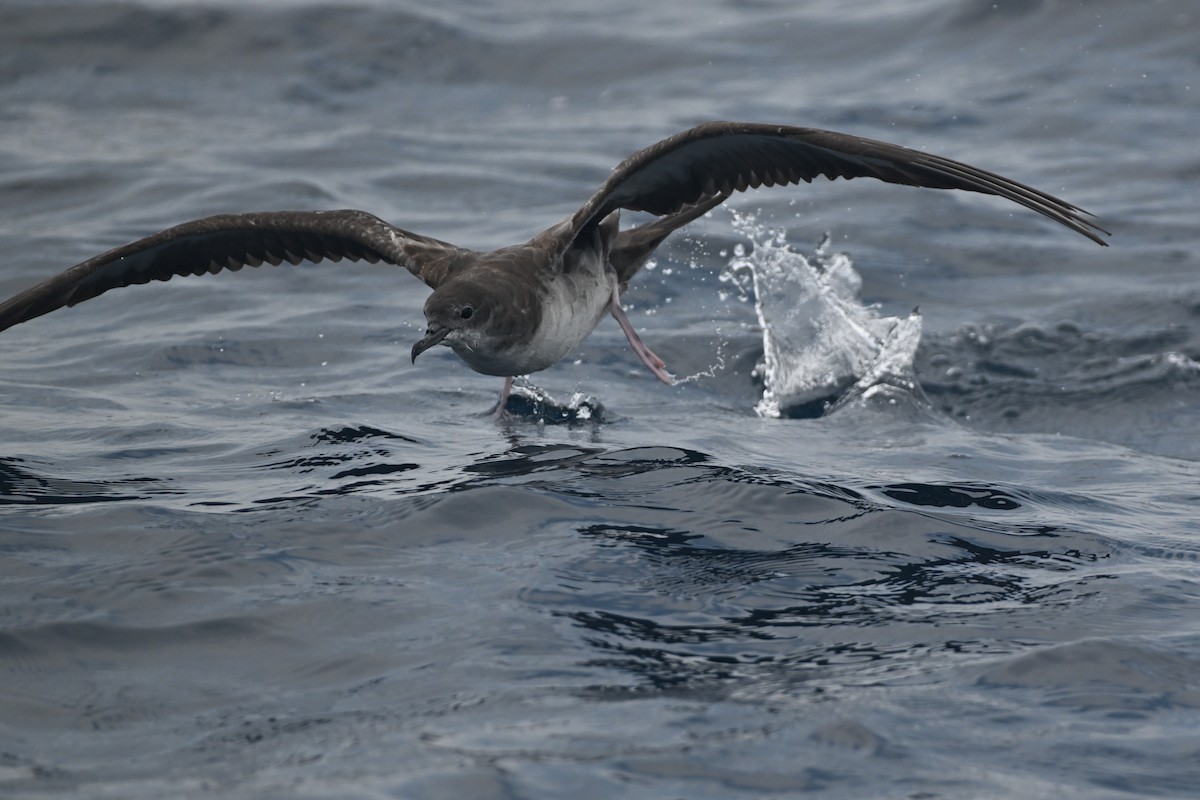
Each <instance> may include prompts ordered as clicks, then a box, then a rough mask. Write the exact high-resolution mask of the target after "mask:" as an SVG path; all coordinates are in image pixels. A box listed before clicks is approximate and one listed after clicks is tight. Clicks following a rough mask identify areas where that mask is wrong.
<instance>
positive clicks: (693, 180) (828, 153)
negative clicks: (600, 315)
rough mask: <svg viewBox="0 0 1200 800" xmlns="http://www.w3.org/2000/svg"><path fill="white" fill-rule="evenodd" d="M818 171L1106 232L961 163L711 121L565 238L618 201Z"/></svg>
mask: <svg viewBox="0 0 1200 800" xmlns="http://www.w3.org/2000/svg"><path fill="white" fill-rule="evenodd" d="M822 175H823V176H825V177H826V178H829V179H830V180H833V179H834V178H846V179H850V178H878V179H879V180H881V181H887V182H888V183H899V184H905V185H908V186H925V187H929V188H932V189H966V190H967V191H971V192H983V193H984V194H991V195H996V196H998V197H1006V198H1008V199H1009V200H1012V201H1013V202H1015V203H1020V204H1021V205H1023V206H1025V207H1026V208H1030V209H1033V210H1034V211H1036V212H1038V213H1039V214H1044V215H1045V216H1047V217H1049V218H1050V219H1052V220H1054V221H1055V222H1058V223H1061V224H1063V225H1065V226H1067V227H1068V228H1070V229H1071V230H1073V231H1076V232H1077V233H1080V234H1082V235H1084V236H1086V237H1088V238H1089V239H1091V240H1092V241H1094V242H1096V243H1098V244H1101V245H1103V244H1105V242H1104V240H1103V239H1101V238H1100V236H1099V234H1101V233H1104V234H1107V233H1108V231H1105V230H1104V229H1103V228H1101V227H1100V226H1099V225H1097V224H1096V223H1094V222H1092V221H1091V220H1089V219H1087V218H1086V216H1084V215H1086V214H1087V212H1085V211H1083V210H1082V209H1080V208H1079V207H1078V206H1073V205H1071V204H1070V203H1067V202H1066V201H1064V200H1060V199H1058V198H1057V197H1054V196H1053V195H1049V194H1046V193H1045V192H1041V191H1038V190H1037V189H1033V188H1030V187H1028V186H1025V185H1024V184H1021V183H1017V182H1016V181H1014V180H1010V179H1008V178H1005V177H1003V176H1000V175H996V174H995V173H992V172H987V171H985V170H982V169H978V168H976V167H972V166H970V165H968V164H963V163H961V162H959V161H951V160H950V159H948V158H942V157H941V156H935V155H932V154H930V153H922V152H920V151H918V150H910V149H908V148H907V147H900V146H899V145H894V144H888V143H887V142H879V141H874V140H872V139H863V138H861V137H858V136H850V135H848V134H845V133H835V132H833V131H823V130H817V129H816V128H793V127H788V126H782V125H761V124H755V123H747V122H709V123H705V124H703V125H699V126H697V127H695V128H692V129H690V130H687V131H684V132H683V133H680V134H676V135H675V136H672V137H671V138H669V139H664V140H663V141H661V142H659V143H657V144H654V145H651V146H650V147H647V148H646V149H644V150H640V151H638V152H637V153H634V154H633V155H632V156H630V157H629V158H627V159H626V160H625V161H624V162H622V163H621V164H620V165H619V166H618V167H617V168H616V169H615V170H614V171H613V173H612V175H610V176H609V178H608V180H607V181H605V182H604V185H603V186H601V187H600V189H599V190H598V191H597V192H596V193H595V194H594V195H592V197H591V198H590V199H589V200H588V201H587V203H585V204H584V206H583V208H581V209H580V210H579V211H578V212H576V214H575V216H574V217H572V218H571V230H572V232H573V235H572V236H571V238H570V239H568V240H567V242H568V244H569V243H570V242H572V241H574V239H575V238H576V237H578V235H579V234H580V233H581V232H582V231H584V230H586V229H589V228H590V227H591V226H593V225H596V224H598V223H599V221H600V220H602V219H604V218H605V217H606V216H607V215H608V214H610V213H612V212H613V211H615V210H617V209H618V208H627V209H631V210H634V211H648V212H650V213H651V214H660V215H661V214H674V213H676V212H678V211H679V210H680V209H682V208H684V207H685V206H689V205H692V204H695V203H698V202H701V201H704V200H706V199H708V198H712V197H715V196H716V195H722V194H729V193H731V192H735V191H744V190H746V189H748V188H753V187H758V186H775V185H778V184H789V183H799V182H800V181H804V182H806V183H808V182H811V181H812V180H813V179H814V178H817V177H819V176H822ZM1089 216H1090V215H1089Z"/></svg>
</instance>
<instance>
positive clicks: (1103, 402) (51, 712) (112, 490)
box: [0, 0, 1200, 800]
mask: <svg viewBox="0 0 1200 800" xmlns="http://www.w3.org/2000/svg"><path fill="white" fill-rule="evenodd" d="M1194 6H1195V4H1194V3H1192V2H1183V1H1182V0H1178V1H1176V2H1166V1H1165V2H1154V3H1142V4H1131V3H1125V2H1115V1H1113V2H1079V3H1075V2H1003V3H990V2H987V3H984V2H949V1H948V0H924V1H923V2H899V1H898V0H875V1H874V2H867V3H859V4H857V5H854V6H847V5H846V4H845V3H842V2H836V3H834V2H818V3H807V4H796V3H791V2H778V3H775V2H758V3H731V2H716V1H715V0H714V1H713V2H699V3H695V2H688V3H684V2H662V3H654V4H644V3H641V2H632V1H627V0H618V2H614V3H606V4H586V5H585V4H575V5H571V4H568V5H565V6H562V7H556V10H553V11H551V10H550V8H549V7H548V6H546V5H545V4H541V3H531V2H524V1H521V2H516V3H506V4H504V5H503V6H502V7H501V6H495V7H491V6H484V5H479V4H474V3H466V2H448V3H442V4H440V5H439V6H438V8H437V9H433V8H428V7H426V4H418V3H382V2H377V3H360V4H333V3H328V4H311V3H291V2H280V1H279V0H275V1H273V2H268V1H267V0H259V1H258V2H250V3H238V4H225V5H221V4H195V3H188V4H184V3H175V2H166V1H165V0H157V1H156V2H145V1H143V2H121V3H108V2H89V3H83V2H61V1H56V2H50V3H45V2H15V1H14V0H7V2H0V244H2V245H3V252H4V253H5V259H4V263H3V266H2V268H0V294H3V295H4V296H8V295H10V294H13V293H15V292H18V291H20V290H22V289H24V288H25V287H27V286H29V285H31V284H33V283H35V282H37V281H39V280H42V279H44V278H45V277H48V276H50V275H52V274H54V273H55V272H57V271H59V270H61V269H64V268H66V267H69V266H71V265H72V264H74V263H76V262H78V261H80V260H82V259H85V258H87V257H89V256H91V255H94V254H95V253H98V252H100V251H102V250H104V249H106V248H108V247H112V246H115V245H118V244H121V243H124V242H126V241H129V240H131V239H134V238H137V237H140V236H143V235H146V234H148V233H151V232H154V231H156V230H159V229H162V228H164V227H167V226H169V225H172V224H175V223H178V222H181V221H184V220H187V219H192V218H195V217H199V216H203V215H205V214H209V213H217V212H227V211H242V210H257V209H272V208H362V209H365V210H369V211H371V212H373V213H376V214H378V215H380V216H382V217H384V218H386V219H389V220H392V221H394V222H395V223H396V224H398V225H401V226H402V227H404V228H406V229H410V230H415V231H419V232H421V233H424V234H428V235H432V236H436V237H438V238H442V239H447V240H450V241H453V242H456V243H459V244H462V245H465V246H470V247H480V248H483V247H496V246H500V245H503V244H509V243H513V242H516V241H521V240H524V239H526V238H528V237H529V236H531V235H533V234H535V233H536V232H538V231H539V230H541V229H542V228H544V227H546V226H548V225H550V224H552V223H553V222H555V221H557V220H558V219H560V218H562V217H563V216H565V215H567V214H569V213H571V212H572V211H573V210H574V209H575V208H576V207H577V206H578V204H579V203H580V202H582V201H583V199H584V198H586V197H587V196H588V195H589V194H590V193H591V192H592V191H593V190H594V188H595V187H596V186H597V185H598V184H599V183H600V181H602V180H603V178H604V177H605V175H606V174H607V172H608V170H610V169H611V168H612V167H613V166H614V165H615V164H616V163H617V162H618V161H619V160H620V159H622V158H624V157H625V156H626V155H628V154H629V153H630V152H632V151H633V150H634V149H636V148H638V147H642V146H645V145H648V144H650V143H651V142H653V141H656V140H657V139H660V138H662V137H665V136H667V135H670V134H671V133H674V132H676V131H678V130H682V129H683V128H685V127H687V126H689V125H692V124H695V123H697V122H700V121H703V120H707V119H746V120H759V121H774V122H780V123H789V124H801V125H812V126H817V127H827V128H833V129H836V130H844V131H848V132H853V133H857V134H860V135H865V136H872V137H877V138H883V139H887V140H890V141H895V142H898V143H901V144H905V145H908V146H913V147H918V148H923V149H928V150H930V151H933V152H937V153H940V154H944V155H947V156H950V157H952V158H958V159H962V160H965V161H968V162H970V163H974V164H977V165H979V166H981V167H984V168H987V169H992V170H996V171H998V172H1001V173H1002V174H1005V175H1009V176H1011V177H1013V178H1015V179H1017V180H1021V181H1025V182H1028V183H1031V184H1033V185H1036V186H1038V187H1039V188H1043V189H1045V190H1048V191H1051V192H1054V193H1056V194H1061V195H1062V196H1064V197H1065V198H1067V199H1069V200H1070V201H1072V202H1075V203H1078V204H1079V205H1081V206H1082V207H1084V208H1087V209H1089V210H1091V211H1093V212H1095V213H1096V214H1098V215H1099V217H1100V219H1101V221H1102V224H1104V225H1105V226H1106V227H1108V228H1110V229H1111V230H1112V232H1113V234H1114V235H1113V238H1112V240H1111V241H1112V245H1113V246H1112V247H1110V248H1108V249H1101V248H1099V247H1096V246H1095V245H1094V244H1092V243H1090V242H1087V241H1086V240H1084V239H1082V238H1081V237H1078V236H1075V235H1073V234H1071V233H1070V232H1068V231H1065V230H1063V229H1061V228H1060V227H1059V226H1057V225H1055V224H1054V223H1053V222H1050V221H1048V220H1044V219H1042V218H1040V217H1037V216H1036V215H1034V214H1032V213H1029V212H1026V211H1025V210H1024V209H1021V208H1018V207H1016V206H1011V204H1006V203H1004V202H1002V201H998V200H993V199H989V198H983V197H978V196H974V195H953V194H948V193H943V192H935V191H918V190H914V189H906V188H901V187H895V186H889V185H885V184H880V183H878V182H872V181H866V180H863V181H854V182H850V183H844V182H840V183H837V184H831V183H828V182H825V183H815V184H813V185H812V186H801V187H798V188H789V189H773V190H767V191H760V192H754V193H751V194H749V195H747V196H745V197H741V198H739V199H738V200H737V201H736V204H735V207H736V208H738V209H741V210H742V211H743V212H748V213H753V214H754V215H756V217H757V219H758V220H759V221H760V222H763V223H765V224H770V225H774V226H777V227H779V228H781V229H784V230H786V232H787V237H788V240H789V241H790V242H791V243H792V244H793V245H794V246H795V247H796V248H797V249H798V250H799V251H809V250H811V249H813V248H815V247H816V246H817V245H818V243H819V242H820V241H821V239H822V237H823V236H824V235H826V234H828V235H829V236H830V245H829V246H830V247H831V248H832V249H833V250H836V251H839V252H845V253H847V254H848V255H849V257H850V258H851V259H852V260H853V264H854V268H855V269H856V270H857V271H858V272H859V273H860V274H861V275H862V277H863V292H862V293H863V300H864V301H865V302H867V303H873V304H878V307H879V310H880V312H881V313H886V314H890V315H898V316H903V315H906V314H908V313H909V312H910V311H911V310H912V309H913V307H915V306H919V307H920V314H921V317H922V322H923V336H922V339H921V345H920V347H919V349H918V351H917V354H916V362H915V367H916V369H915V376H916V379H917V381H918V382H919V388H918V389H915V390H913V391H905V390H904V389H903V388H902V387H892V389H890V390H888V391H882V392H879V393H876V394H874V395H873V396H871V397H869V398H859V399H858V400H855V401H854V402H849V403H846V404H844V405H842V406H839V407H838V408H837V410H836V411H834V412H833V413H829V414H824V415H821V414H819V412H820V408H819V407H818V408H817V409H816V410H815V411H814V410H813V409H811V408H810V409H807V410H806V411H805V412H804V413H795V414H792V415H790V416H785V418H782V419H763V418H760V417H758V416H757V415H756V414H755V413H754V408H755V405H756V403H757V402H758V400H759V399H760V397H761V393H762V386H761V382H760V380H759V378H758V377H757V375H756V372H755V367H756V364H757V363H758V361H759V360H760V358H761V357H762V353H763V349H762V335H761V332H760V331H759V329H758V328H757V318H756V316H755V312H754V308H753V303H752V302H748V301H746V300H743V299H739V297H738V296H737V295H736V293H730V292H729V291H728V285H727V284H725V283H723V282H722V281H721V280H720V276H721V273H722V272H723V271H725V270H726V269H727V268H728V267H729V263H730V259H731V257H732V254H733V253H734V251H735V249H736V247H737V245H738V244H743V245H744V244H745V239H744V237H743V236H742V235H741V234H740V233H739V232H738V230H737V229H736V228H735V226H734V224H733V220H732V217H731V215H730V214H729V213H728V212H726V211H723V210H719V211H717V212H715V213H714V214H712V215H711V216H710V217H708V218H705V219H703V220H700V221H698V222H697V223H695V224H694V225H692V226H691V227H690V228H689V229H688V231H687V233H686V234H683V235H677V236H676V237H675V238H673V239H672V240H671V241H670V242H669V243H668V245H667V246H665V247H664V248H663V250H662V251H661V253H660V257H659V259H658V264H657V266H656V268H655V269H654V270H652V271H648V272H646V273H644V274H643V275H642V276H639V278H638V280H637V281H635V284H634V285H633V286H632V287H631V289H630V292H629V300H630V302H631V304H632V306H633V311H632V317H633V319H634V320H635V323H636V324H637V325H638V327H639V328H640V329H641V330H642V333H643V336H644V338H645V339H646V341H647V343H649V344H650V345H651V347H653V348H654V349H655V351H656V352H658V353H659V354H660V355H661V356H663V357H664V358H665V359H666V360H667V362H668V365H669V366H670V367H671V368H672V369H673V370H674V371H675V372H676V373H677V374H679V375H681V376H701V377H696V379H694V380H691V381H688V382H686V383H683V384H681V385H678V386H675V387H666V386H663V385H661V384H659V383H658V382H657V381H655V380H654V379H653V378H652V377H651V376H650V375H648V374H647V373H646V371H645V370H644V369H643V368H642V367H641V365H640V364H639V363H638V362H637V360H636V358H635V357H633V355H632V354H631V353H630V352H628V349H627V347H626V344H625V340H624V337H623V336H622V335H621V334H620V332H619V330H618V329H617V327H616V326H615V325H613V324H611V323H608V322H605V323H603V324H602V325H601V327H600V329H599V330H598V331H597V332H596V334H595V335H593V336H592V337H591V338H590V339H589V340H588V341H587V342H586V343H585V345H584V347H583V349H582V350H581V351H580V352H579V353H578V355H577V357H575V358H568V359H567V360H565V361H564V362H563V363H562V364H560V365H557V366H556V367H554V368H552V369H550V370H548V371H546V372H543V373H540V374H538V375H536V376H533V381H534V382H535V383H536V385H537V386H538V387H540V388H542V389H543V390H545V391H546V392H548V393H549V394H550V395H552V396H554V397H557V398H559V399H561V400H563V401H564V402H566V401H567V400H568V399H569V398H571V397H572V396H573V395H575V394H577V393H578V394H579V395H581V396H583V397H585V398H586V399H587V400H586V402H587V406H586V407H587V408H588V409H589V410H590V411H591V412H592V413H591V415H590V418H588V419H580V418H578V417H575V418H574V421H573V422H571V423H570V424H553V423H555V422H556V421H557V419H558V418H557V417H555V416H554V415H553V414H549V415H546V414H542V415H539V414H538V413H537V410H536V409H535V410H533V412H531V413H529V414H525V415H515V416H510V417H509V418H507V419H503V420H500V421H497V420H495V419H493V418H492V417H491V416H490V415H489V412H490V410H491V406H492V405H493V404H494V402H495V397H496V393H497V392H498V391H499V388H500V380H499V379H493V378H487V377H484V376H480V375H476V374H475V373H472V372H471V371H470V370H468V369H467V368H466V367H465V366H463V365H462V364H461V363H460V362H458V361H457V360H456V359H455V358H454V357H453V356H452V355H451V354H450V353H448V352H430V353H428V354H426V355H425V356H422V358H421V359H420V360H419V361H418V362H417V364H416V365H411V364H409V363H408V350H409V347H411V344H412V342H413V341H414V340H415V339H416V338H418V337H419V335H420V331H421V329H422V327H423V318H422V315H421V306H422V303H423V302H424V298H425V296H426V292H427V290H426V289H425V288H424V287H423V286H422V285H420V284H419V283H418V282H417V281H415V280H413V279H412V278H411V276H409V275H408V274H407V273H406V272H404V271H403V270H396V269H394V268H386V267H382V266H367V265H356V264H338V265H330V264H322V265H303V266H300V267H295V268H277V269H261V270H243V271H241V272H239V273H237V274H229V275H222V276H219V277H215V278H212V277H208V278H202V279H201V278H196V279H187V280H174V281H171V282H169V283H166V284H155V285H152V286H141V287H131V288H128V289H122V290H120V291H117V292H112V293H110V294H107V295H105V296H104V297H102V298H98V299H96V300H92V301H89V302H88V303H85V304H83V305H81V306H79V307H77V308H74V309H67V310H62V311H57V312H55V313H53V314H51V315H48V316H46V317H44V318H40V319H38V320H35V321H32V322H29V323H26V324H22V325H19V326H17V327H16V328H13V329H11V330H9V331H6V332H5V333H4V334H3V335H2V336H0V370H2V372H3V382H2V385H0V415H2V416H0V426H2V429H0V436H2V439H0V441H2V442H3V448H2V449H0V505H2V507H0V565H2V566H0V570H2V572H0V575H2V578H0V795H3V796H5V797H21V798H26V797H28V798H35V797H55V798H60V797H70V798H76V797H77V798H97V797H113V798H117V797H119V798H161V797H209V796H211V797H229V798H235V797H237V798H242V797H244V798H275V797H278V798H299V797H314V798H315V797H328V798H334V797H336V798H358V797H361V798H382V797H400V798H422V797H429V798H443V797H471V798H493V797H494V798H510V797H520V798H561V797H564V796H572V797H578V798H618V797H619V798H654V799H655V800H661V798H676V797H678V798H683V797H686V798H689V799H696V798H729V797H747V798H750V797H754V798H759V797H761V798H780V797H795V796H801V795H803V796H812V797H830V798H867V797H870V798H875V797H880V798H882V797H896V798H901V797H910V798H917V797H922V798H930V797H945V798H965V797H972V798H974V797H979V798H984V797H986V798H1030V797H1046V798H1062V797H1078V798H1102V799H1104V798H1128V797H1178V798H1187V797H1195V796H1196V795H1197V794H1198V793H1200V746H1198V745H1197V736H1196V731H1197V730H1198V726H1200V563H1198V562H1200V539H1198V534H1200V523H1198V522H1197V518H1198V513H1197V512H1198V507H1197V506H1198V503H1197V500H1198V498H1200V464H1198V459H1200V437H1198V436H1197V434H1196V431H1197V425H1198V423H1200V367H1198V366H1197V362H1198V361H1200V283H1198V281H1197V256H1196V253H1197V246H1198V244H1200V241H1198V240H1200V236H1198V229H1197V220H1198V219H1200V214H1198V213H1197V212H1198V209H1200V202H1198V201H1200V189H1198V188H1197V182H1196V180H1195V176H1196V175H1197V174H1200V150H1197V148H1196V145H1195V141H1194V139H1195V137H1194V136H1193V135H1192V133H1193V132H1194V131H1195V130H1197V129H1198V128H1200V101H1198V99H1197V92H1198V91H1200V80H1198V78H1200V60H1198V59H1197V50H1196V33H1195V32H1196V30H1197V26H1198V25H1200V19H1198V17H1197V15H1198V12H1197V10H1196V9H1195V7H1194ZM439 350H440V349H439Z"/></svg>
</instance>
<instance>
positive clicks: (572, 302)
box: [514, 270, 616, 375]
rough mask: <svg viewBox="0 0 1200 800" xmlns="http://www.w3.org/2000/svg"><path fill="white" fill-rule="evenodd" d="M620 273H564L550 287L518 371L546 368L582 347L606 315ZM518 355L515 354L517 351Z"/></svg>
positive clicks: (523, 372) (527, 371) (597, 271)
mask: <svg viewBox="0 0 1200 800" xmlns="http://www.w3.org/2000/svg"><path fill="white" fill-rule="evenodd" d="M614 280H616V276H615V275H614V274H612V273H607V274H606V273H605V272H603V271H601V270H596V271H595V272H592V271H588V272H583V271H579V272H573V273H571V274H570V275H560V276H559V277H558V278H556V279H555V280H554V282H553V283H551V284H550V285H549V287H547V294H546V298H545V301H544V303H543V304H542V324H541V325H540V326H539V327H538V330H537V333H535V334H534V336H533V339H532V340H530V342H529V344H528V345H527V346H526V347H524V348H521V350H522V354H523V355H522V357H521V358H520V359H514V360H520V361H522V362H523V364H522V366H523V369H521V370H520V372H519V373H518V374H522V375H523V374H526V373H529V372H537V371H538V370H542V369H546V368H547V367H549V366H551V365H552V364H554V363H556V362H557V361H559V359H561V358H563V357H564V356H567V355H569V354H570V353H572V352H574V351H575V350H577V349H578V348H579V345H581V344H582V343H583V340H584V339H586V338H587V337H588V335H589V334H591V332H592V331H593V330H595V329H596V325H598V324H599V323H600V320H601V319H603V318H604V315H605V314H606V313H607V312H608V303H609V300H610V299H611V298H612V282H613V281H614ZM514 355H515V354H514Z"/></svg>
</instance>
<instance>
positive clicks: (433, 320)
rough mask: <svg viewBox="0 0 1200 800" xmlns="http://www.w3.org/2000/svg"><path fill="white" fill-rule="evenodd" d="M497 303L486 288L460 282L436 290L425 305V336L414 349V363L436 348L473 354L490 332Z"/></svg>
mask: <svg viewBox="0 0 1200 800" xmlns="http://www.w3.org/2000/svg"><path fill="white" fill-rule="evenodd" d="M494 308H495V301H494V299H493V298H491V297H490V296H489V292H488V290H487V287H486V286H483V285H480V284H477V283H471V282H465V281H459V282H456V283H451V284H447V285H444V286H441V287H439V288H438V289H436V290H434V292H433V294H431V295H429V299H428V300H426V301H425V335H424V336H423V337H422V338H421V340H420V341H418V342H417V343H416V344H414V345H413V348H412V360H413V361H414V362H415V361H416V360H417V356H419V355H421V353H424V352H425V351H426V350H428V349H429V348H431V347H433V346H434V345H435V344H444V345H447V346H449V347H452V348H454V350H455V351H460V350H464V349H465V350H473V349H475V348H477V347H478V346H479V344H480V340H481V338H482V337H483V336H484V335H485V334H486V332H487V326H488V321H489V320H490V319H491V316H492V310H493V309H494Z"/></svg>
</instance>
